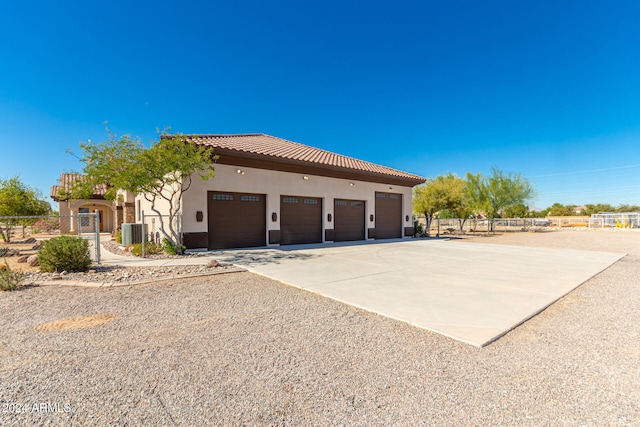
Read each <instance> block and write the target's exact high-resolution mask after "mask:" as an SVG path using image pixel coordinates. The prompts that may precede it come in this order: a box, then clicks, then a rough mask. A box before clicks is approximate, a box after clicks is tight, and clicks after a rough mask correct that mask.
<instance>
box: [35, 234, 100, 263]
mask: <svg viewBox="0 0 640 427" xmlns="http://www.w3.org/2000/svg"><path fill="white" fill-rule="evenodd" d="M38 259H39V261H40V271H44V272H54V271H68V272H72V271H87V270H88V269H89V266H90V265H91V257H90V256H89V241H88V240H86V239H83V238H82V237H75V236H60V237H54V238H53V239H49V240H46V241H45V242H44V246H43V247H42V249H40V250H39V251H38Z"/></svg>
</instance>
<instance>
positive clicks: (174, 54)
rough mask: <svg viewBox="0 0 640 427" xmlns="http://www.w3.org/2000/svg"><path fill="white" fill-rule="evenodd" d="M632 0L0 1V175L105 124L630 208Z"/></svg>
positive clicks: (74, 165) (634, 93)
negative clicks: (498, 181) (258, 139)
mask: <svg viewBox="0 0 640 427" xmlns="http://www.w3.org/2000/svg"><path fill="white" fill-rule="evenodd" d="M638 17H640V2H637V1H615V2H604V1H590V0H581V1H562V2H556V1H545V0H538V1H517V2H514V1H506V0H505V1H491V0H489V1H483V2H478V1H471V0H469V1H441V0H423V1H348V0H341V1H334V0H327V1H322V2H313V1H309V2H300V1H272V2H264V1H254V0H236V1H232V2H231V1H224V2H223V1H211V2H192V1H189V0H185V1H180V2H177V1H176V2H169V1H153V2H150V1H137V2H131V1H119V0H117V1H109V2H103V1H92V2H87V1H66V0H61V1H58V2H48V1H29V0H24V1H20V2H9V1H7V2H2V3H0V40H2V43H0V58H1V61H2V62H1V63H0V64H1V65H0V153H1V156H2V161H0V177H1V178H9V177H11V176H14V175H16V174H18V175H19V176H20V178H21V179H22V181H23V182H25V183H27V184H28V185H30V186H32V187H35V188H38V189H40V190H41V191H42V193H43V194H44V195H46V196H48V194H49V187H50V186H51V185H53V184H55V183H56V180H57V178H58V176H59V174H60V172H66V171H74V170H81V169H82V164H81V163H80V162H78V160H77V159H75V158H74V157H73V156H71V155H69V154H67V153H66V152H65V150H66V149H67V148H71V149H73V150H74V151H75V152H76V153H77V154H81V153H80V150H79V142H80V141H86V140H88V139H91V140H93V141H104V140H105V139H106V138H107V135H106V132H105V127H104V125H103V122H105V121H108V123H109V128H110V129H111V131H113V132H114V133H116V134H119V135H121V134H125V133H126V134H130V135H133V136H139V137H141V138H142V140H143V141H145V142H147V141H151V140H153V139H157V134H156V129H158V128H160V129H162V128H165V127H167V126H170V127H171V129H172V131H175V132H181V133H253V132H258V133H267V134H270V135H274V136H278V137H282V138H285V139H289V140H292V141H297V142H301V143H304V144H307V145H311V146H314V147H318V148H322V149H326V150H330V151H334V152H338V153H341V154H345V155H349V156H353V157H356V158H360V159H363V160H367V161H372V162H375V163H380V164H383V165H386V166H391V167H395V168H398V169H401V170H405V171H408V172H413V173H417V174H420V175H422V176H425V177H435V176H438V175H442V174H445V173H447V172H451V173H456V174H458V175H459V176H464V175H465V173H466V172H473V173H475V172H481V173H483V174H489V173H490V170H491V168H492V167H497V168H499V169H501V170H502V171H504V172H515V173H521V174H522V175H523V176H524V177H525V178H527V179H529V180H530V181H531V182H532V183H533V184H534V186H535V188H536V190H537V194H538V195H537V198H536V199H535V200H533V201H532V202H531V205H532V206H535V207H547V206H549V205H551V204H552V203H554V202H560V203H563V204H578V205H579V204H585V203H611V204H613V205H618V204H621V203H629V204H640V26H639V25H638Z"/></svg>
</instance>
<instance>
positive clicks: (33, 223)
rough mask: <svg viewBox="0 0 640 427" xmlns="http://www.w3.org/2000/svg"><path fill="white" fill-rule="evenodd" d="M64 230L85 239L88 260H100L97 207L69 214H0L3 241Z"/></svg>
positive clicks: (40, 237)
mask: <svg viewBox="0 0 640 427" xmlns="http://www.w3.org/2000/svg"><path fill="white" fill-rule="evenodd" d="M64 234H66V235H77V236H79V237H82V238H84V239H87V240H88V241H89V254H90V256H91V260H92V261H94V262H100V214H99V213H98V212H97V211H96V212H83V213H79V214H78V215H69V216H53V215H51V216H0V239H2V242H4V244H5V245H11V243H12V242H13V243H18V242H20V241H24V240H25V239H29V238H34V239H36V240H47V239H51V238H53V237H58V236H61V235H64Z"/></svg>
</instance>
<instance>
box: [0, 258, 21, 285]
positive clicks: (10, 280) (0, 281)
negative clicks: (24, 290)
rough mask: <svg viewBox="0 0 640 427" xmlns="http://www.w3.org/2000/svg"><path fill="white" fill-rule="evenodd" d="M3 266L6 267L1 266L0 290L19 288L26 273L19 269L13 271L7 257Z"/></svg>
mask: <svg viewBox="0 0 640 427" xmlns="http://www.w3.org/2000/svg"><path fill="white" fill-rule="evenodd" d="M2 267H4V268H0V291H13V290H14V289H18V287H19V286H20V285H21V284H22V281H23V280H24V275H23V274H22V273H21V272H19V271H12V270H11V268H9V263H8V262H7V260H6V259H5V260H4V265H3V266H2Z"/></svg>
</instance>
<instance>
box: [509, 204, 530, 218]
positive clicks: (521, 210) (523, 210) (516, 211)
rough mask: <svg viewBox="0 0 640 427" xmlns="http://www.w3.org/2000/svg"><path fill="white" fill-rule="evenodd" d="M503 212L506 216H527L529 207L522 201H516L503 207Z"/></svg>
mask: <svg viewBox="0 0 640 427" xmlns="http://www.w3.org/2000/svg"><path fill="white" fill-rule="evenodd" d="M503 213H504V216H505V217H507V218H526V217H528V216H529V207H528V206H527V205H525V204H524V203H518V204H517V205H513V206H509V207H507V208H505V209H504V212H503Z"/></svg>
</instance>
